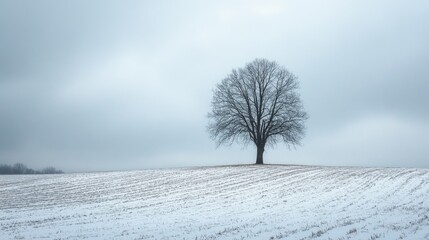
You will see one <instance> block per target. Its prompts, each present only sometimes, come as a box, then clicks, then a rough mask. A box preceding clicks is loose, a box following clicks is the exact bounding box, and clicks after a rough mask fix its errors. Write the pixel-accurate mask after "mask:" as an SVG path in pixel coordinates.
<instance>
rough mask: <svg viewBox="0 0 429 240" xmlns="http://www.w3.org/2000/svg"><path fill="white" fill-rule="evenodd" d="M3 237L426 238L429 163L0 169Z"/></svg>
mask: <svg viewBox="0 0 429 240" xmlns="http://www.w3.org/2000/svg"><path fill="white" fill-rule="evenodd" d="M0 239H413V240H414V239H429V169H405V168H344V167H309V166H276V165H265V166H254V165H248V166H225V167H207V168H187V169H164V170H144V171H130V172H106V173H80V174H64V175H27V176H23V175H21V176H19V175H17V176H0Z"/></svg>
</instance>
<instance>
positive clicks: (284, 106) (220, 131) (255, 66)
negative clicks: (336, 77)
mask: <svg viewBox="0 0 429 240" xmlns="http://www.w3.org/2000/svg"><path fill="white" fill-rule="evenodd" d="M298 87H299V86H298V82H297V80H296V77H295V76H294V75H293V74H292V73H290V72H288V71H287V70H286V69H285V68H284V67H282V66H279V65H278V64H277V63H276V62H271V61H268V60H266V59H255V60H254V61H253V62H251V63H248V64H247V65H246V66H245V67H244V68H239V69H238V70H236V69H234V70H232V72H231V73H230V74H229V75H228V76H227V77H226V78H225V79H224V80H223V81H222V82H221V83H220V84H218V85H217V86H216V88H215V90H214V95H213V99H212V111H211V112H210V113H209V114H208V117H209V125H208V131H209V133H210V135H211V137H212V138H213V139H214V140H216V142H217V144H218V146H219V145H221V144H232V143H233V142H242V143H249V142H253V143H254V144H255V145H256V148H257V154H256V155H257V157H256V164H263V154H264V151H265V146H266V145H267V144H268V145H275V144H276V143H277V142H279V141H283V142H285V143H286V144H287V146H288V147H291V146H295V145H299V144H300V140H301V139H302V137H303V136H304V122H305V120H306V119H307V118H308V115H307V113H306V112H305V111H304V108H303V104H302V102H301V99H300V96H299V94H298V93H297V89H298Z"/></svg>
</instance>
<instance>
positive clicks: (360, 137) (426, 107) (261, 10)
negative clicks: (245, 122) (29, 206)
mask: <svg viewBox="0 0 429 240" xmlns="http://www.w3.org/2000/svg"><path fill="white" fill-rule="evenodd" d="M428 12H429V2H428V1H423V0H422V1H419V0H416V1H395V0H393V1H392V0H385V1H371V0H364V1H342V0H337V1H335V0H334V1H331V0H327V1H298V0H297V1H115V2H113V1H104V0H103V1H83V0H82V1H79V0H76V1H54V0H53V1H43V0H42V1H16V0H10V1H9V0H3V1H1V2H0V34H1V37H0V163H6V164H12V163H16V162H22V163H24V164H26V165H27V166H29V167H32V168H41V167H44V166H49V165H52V166H55V167H58V168H60V169H63V170H64V171H68V172H72V171H94V170H102V171H104V170H127V169H144V168H158V167H182V166H201V165H221V164H238V163H254V162H255V158H256V155H255V153H256V151H255V149H254V147H253V146H251V145H249V146H247V147H243V146H241V145H232V146H231V147H220V148H216V145H215V143H214V142H212V141H211V140H210V138H209V135H208V133H207V132H206V126H207V113H208V112H209V111H210V101H211V97H212V90H213V88H214V87H215V85H216V83H218V82H220V81H221V80H222V79H223V78H224V77H226V75H227V74H228V73H230V72H231V70H232V69H233V68H238V67H242V66H244V65H245V64H246V63H247V62H250V61H252V60H253V59H255V58H267V59H269V60H274V61H277V62H278V63H279V64H280V65H283V66H285V67H286V68H287V69H288V70H289V71H291V72H293V73H294V74H295V75H296V76H298V78H299V82H300V86H301V88H300V93H301V97H302V100H303V102H304V107H305V109H306V111H307V112H308V114H309V115H310V118H309V120H308V121H307V124H306V125H307V131H306V137H305V138H304V141H303V144H302V146H300V147H297V148H296V149H290V150H289V149H288V148H287V147H286V146H285V145H282V144H279V145H277V146H276V147H275V148H271V149H268V150H267V151H266V154H265V159H264V160H265V162H266V163H281V164H316V165H344V166H388V167H398V166H399V167H429V157H428V156H429V141H428V140H427V136H429V93H428V90H429V65H428V63H429V45H428V43H429V27H428V23H429V14H428Z"/></svg>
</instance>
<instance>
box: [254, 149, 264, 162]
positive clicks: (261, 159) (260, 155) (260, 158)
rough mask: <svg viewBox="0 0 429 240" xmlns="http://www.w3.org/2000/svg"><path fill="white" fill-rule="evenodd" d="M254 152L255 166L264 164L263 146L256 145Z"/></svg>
mask: <svg viewBox="0 0 429 240" xmlns="http://www.w3.org/2000/svg"><path fill="white" fill-rule="evenodd" d="M256 148H257V150H256V164H264V150H265V146H264V145H262V144H261V145H258V146H257V147H256Z"/></svg>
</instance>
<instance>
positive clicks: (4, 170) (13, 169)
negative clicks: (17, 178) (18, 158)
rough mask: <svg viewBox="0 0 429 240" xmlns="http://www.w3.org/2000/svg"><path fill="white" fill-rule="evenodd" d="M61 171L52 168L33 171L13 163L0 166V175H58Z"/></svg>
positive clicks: (20, 164)
mask: <svg viewBox="0 0 429 240" xmlns="http://www.w3.org/2000/svg"><path fill="white" fill-rule="evenodd" d="M59 173H64V172H63V171H61V170H59V169H56V168H54V167H46V168H43V169H42V170H34V169H31V168H28V167H27V166H25V165H24V164H22V163H15V164H14V165H7V164H0V174H59Z"/></svg>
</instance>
